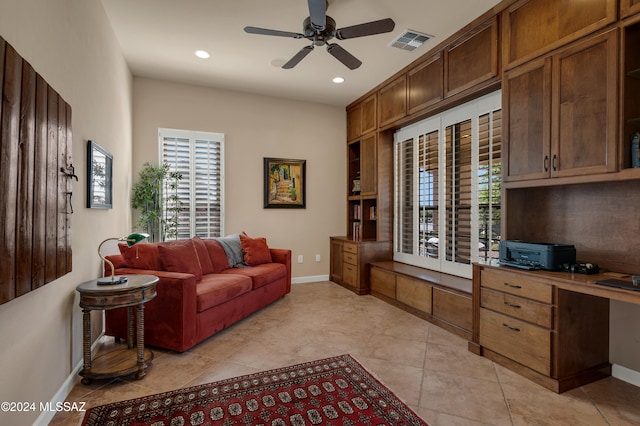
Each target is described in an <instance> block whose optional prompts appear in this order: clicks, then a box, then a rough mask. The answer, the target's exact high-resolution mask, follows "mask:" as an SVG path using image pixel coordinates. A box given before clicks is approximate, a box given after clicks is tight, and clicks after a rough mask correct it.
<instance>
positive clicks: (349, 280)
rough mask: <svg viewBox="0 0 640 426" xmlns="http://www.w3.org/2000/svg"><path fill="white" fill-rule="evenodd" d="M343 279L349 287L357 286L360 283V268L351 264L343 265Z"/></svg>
mask: <svg viewBox="0 0 640 426" xmlns="http://www.w3.org/2000/svg"><path fill="white" fill-rule="evenodd" d="M342 265H343V270H342V279H343V280H344V282H345V283H346V284H348V285H351V286H355V285H356V283H357V282H358V267H357V266H355V265H351V264H349V263H343V264H342Z"/></svg>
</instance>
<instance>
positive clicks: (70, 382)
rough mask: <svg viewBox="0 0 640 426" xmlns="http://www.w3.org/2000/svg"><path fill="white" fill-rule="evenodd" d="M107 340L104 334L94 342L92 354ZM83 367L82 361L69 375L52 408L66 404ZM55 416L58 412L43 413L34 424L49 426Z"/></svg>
mask: <svg viewBox="0 0 640 426" xmlns="http://www.w3.org/2000/svg"><path fill="white" fill-rule="evenodd" d="M107 339H109V336H105V335H104V334H102V335H101V336H100V337H99V338H97V339H96V341H95V342H93V345H91V353H92V354H95V353H97V351H98V349H99V348H100V347H102V345H103V344H104V343H105V342H106V340H107ZM83 365H84V360H82V359H81V360H80V361H79V362H78V363H77V364H76V366H75V367H74V368H73V370H72V371H71V374H69V376H68V377H67V379H66V380H65V381H64V383H63V384H62V386H60V389H58V392H56V394H55V395H54V396H53V398H52V399H51V401H50V404H49V406H50V407H55V406H56V405H57V404H58V403H62V402H64V400H65V399H67V396H69V393H70V392H71V389H73V387H74V386H75V385H76V384H77V383H78V382H79V381H80V370H82V366H83ZM87 408H89V407H85V409H87ZM55 415H56V411H43V412H42V413H40V415H39V416H38V418H37V419H36V421H35V422H33V425H34V426H47V425H48V424H49V423H50V422H51V420H53V417H54V416H55Z"/></svg>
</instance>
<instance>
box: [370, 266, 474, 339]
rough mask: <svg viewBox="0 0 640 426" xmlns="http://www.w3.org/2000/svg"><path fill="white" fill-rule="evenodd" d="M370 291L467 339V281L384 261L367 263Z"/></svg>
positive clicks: (469, 309)
mask: <svg viewBox="0 0 640 426" xmlns="http://www.w3.org/2000/svg"><path fill="white" fill-rule="evenodd" d="M369 286H370V291H371V294H372V295H373V296H376V297H378V298H380V299H382V300H384V301H386V302H388V303H391V304H393V305H394V306H397V307H399V308H401V309H404V310H405V311H407V312H410V313H412V314H414V315H417V316H419V317H420V318H423V319H425V320H427V321H429V322H432V323H434V324H436V325H438V326H440V327H442V328H444V329H446V330H449V331H451V332H452V333H455V334H457V335H459V336H461V337H464V338H465V339H469V338H470V336H471V324H472V321H471V313H472V306H471V282H470V281H469V280H465V279H462V278H458V277H453V276H451V275H447V274H442V273H440V272H436V271H430V270H428V269H424V268H418V267H415V266H411V265H407V264H403V263H399V262H393V261H387V262H376V263H373V264H371V273H370V283H369Z"/></svg>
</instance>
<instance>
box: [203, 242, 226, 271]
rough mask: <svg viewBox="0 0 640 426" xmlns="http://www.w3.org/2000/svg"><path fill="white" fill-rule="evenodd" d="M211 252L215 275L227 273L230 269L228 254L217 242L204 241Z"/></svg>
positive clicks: (210, 257) (210, 258)
mask: <svg viewBox="0 0 640 426" xmlns="http://www.w3.org/2000/svg"><path fill="white" fill-rule="evenodd" d="M202 241H203V242H204V245H205V246H206V247H207V251H208V252H209V260H211V263H212V264H213V273H214V274H217V273H218V272H222V271H225V270H227V269H229V259H228V258H227V253H225V251H224V249H223V248H222V246H221V245H220V243H219V242H217V241H216V240H202Z"/></svg>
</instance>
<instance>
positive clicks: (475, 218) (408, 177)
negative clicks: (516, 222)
mask: <svg viewBox="0 0 640 426" xmlns="http://www.w3.org/2000/svg"><path fill="white" fill-rule="evenodd" d="M501 146H502V137H501V113H500V92H496V93H492V94H490V95H487V96H484V97H482V98H479V99H477V100H474V101H472V102H469V103H467V104H464V105H462V106H460V107H457V108H454V109H451V110H449V111H445V112H443V113H441V114H439V115H438V116H435V117H431V118H428V119H426V120H423V121H421V122H419V123H416V124H413V125H411V126H408V127H405V128H403V129H400V130H398V131H397V132H396V134H395V182H394V184H395V207H394V208H395V216H394V217H395V228H394V229H395V231H394V241H395V247H394V260H397V261H400V262H404V263H409V264H412V265H416V266H421V267H426V268H430V269H435V270H439V271H442V272H446V273H450V274H455V275H459V276H463V277H471V263H472V262H475V261H478V260H487V259H492V258H496V257H497V249H498V243H499V240H500V184H501V181H502V176H501V159H500V158H501Z"/></svg>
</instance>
